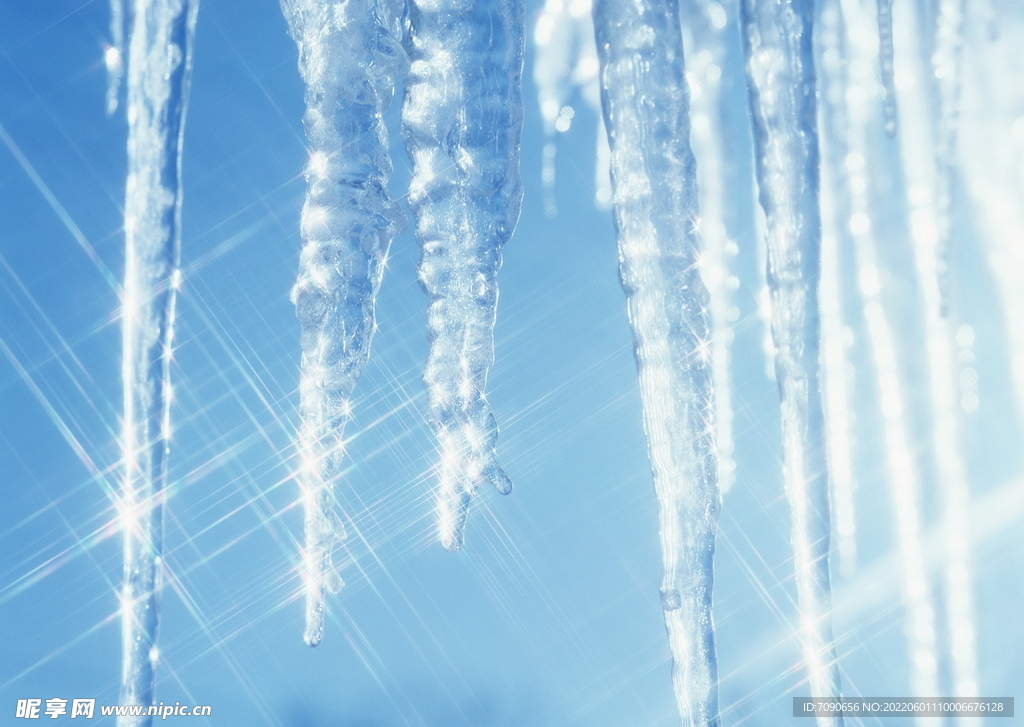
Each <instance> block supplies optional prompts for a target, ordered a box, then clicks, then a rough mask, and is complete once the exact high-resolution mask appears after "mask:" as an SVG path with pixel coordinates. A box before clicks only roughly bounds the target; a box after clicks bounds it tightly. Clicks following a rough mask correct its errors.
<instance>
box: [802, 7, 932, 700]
mask: <svg viewBox="0 0 1024 727" xmlns="http://www.w3.org/2000/svg"><path fill="white" fill-rule="evenodd" d="M822 22H823V28H822V46H823V53H822V56H823V59H824V61H825V62H824V63H823V65H822V68H821V81H822V83H823V85H824V86H826V87H827V88H829V89H832V88H833V87H836V92H834V93H832V92H828V93H823V94H822V99H823V101H822V118H823V120H825V119H828V120H830V122H831V123H829V121H826V122H825V124H824V126H825V127H826V128H828V132H829V133H827V134H826V135H824V137H823V140H822V146H823V148H824V149H825V152H824V156H825V158H826V159H828V160H829V163H828V164H826V165H824V171H825V178H826V179H828V187H829V190H830V192H831V195H830V196H831V197H832V198H833V199H834V209H835V210H836V211H837V214H836V215H835V217H834V226H835V227H836V229H837V230H839V231H841V233H842V235H843V238H844V239H845V240H848V244H851V245H852V251H853V255H852V259H851V262H852V263H853V265H852V266H851V273H852V274H853V275H854V276H855V280H856V282H857V284H858V286H859V292H860V298H861V300H862V312H863V316H864V333H865V340H866V343H867V349H868V351H867V353H868V356H869V359H870V361H871V362H872V364H873V368H874V371H873V373H874V381H875V388H876V392H877V395H876V398H877V401H878V402H879V408H880V414H881V419H882V437H881V439H882V442H881V447H882V450H883V457H884V475H885V479H886V481H887V482H886V484H887V489H888V490H889V492H890V493H891V496H892V503H893V505H892V507H893V513H894V517H893V519H894V522H895V535H896V543H897V551H898V553H899V561H900V569H901V574H902V577H901V579H900V583H901V597H902V599H903V607H904V624H905V626H904V628H905V632H906V636H907V655H908V658H907V663H908V665H909V668H910V685H911V689H912V692H913V694H914V695H915V696H936V695H937V694H938V691H937V690H938V679H937V672H936V666H937V663H938V662H937V656H936V654H937V645H936V630H935V608H934V605H933V602H932V594H931V587H930V584H929V581H928V571H927V566H926V563H925V549H924V546H923V543H922V535H921V534H922V531H923V528H924V514H923V512H922V494H921V490H922V475H921V471H920V465H919V463H918V462H917V460H916V458H915V456H914V450H915V444H914V443H915V432H914V430H913V427H912V425H911V415H910V408H911V405H910V402H909V401H908V396H907V392H908V390H909V389H910V385H909V382H907V381H906V380H905V375H904V374H903V373H902V371H903V370H905V367H906V365H907V359H908V357H910V356H911V355H912V352H913V350H914V349H913V346H912V345H908V344H906V343H904V344H903V345H900V339H899V336H898V334H897V333H895V332H894V325H893V323H892V320H891V315H892V314H891V312H890V311H889V310H887V309H886V306H885V296H884V291H883V287H882V286H883V280H884V279H885V275H884V273H883V271H882V269H881V266H880V264H879V261H878V258H879V254H878V245H879V241H878V239H877V238H876V236H875V235H874V231H873V228H872V223H871V219H872V214H871V212H872V209H871V198H870V190H871V180H872V178H873V173H874V175H877V174H878V170H877V169H875V168H874V167H873V165H872V155H871V154H870V153H869V149H868V138H869V134H868V132H869V125H870V124H872V123H877V119H878V101H879V100H880V99H879V94H878V93H877V92H876V89H879V85H878V83H877V81H876V75H875V74H876V68H877V65H876V63H875V59H876V58H877V57H878V54H877V45H876V44H877V38H878V36H877V35H876V34H875V32H874V23H873V22H872V19H871V18H870V16H869V15H868V14H867V13H866V12H865V11H864V10H863V8H862V7H861V5H860V3H859V2H857V0H832V1H831V2H827V3H826V4H825V6H824V8H823V11H822ZM826 38H832V39H833V42H832V43H830V42H828V41H827V40H826ZM833 50H834V52H833ZM880 91H881V95H882V99H881V101H882V107H883V108H882V117H883V118H882V121H883V124H884V121H885V113H886V112H885V109H884V104H885V98H884V95H885V90H884V88H882V89H880ZM840 210H841V212H839V211H840ZM823 289H824V286H823ZM832 465H833V467H834V466H835V463H832ZM837 521H838V517H837Z"/></svg>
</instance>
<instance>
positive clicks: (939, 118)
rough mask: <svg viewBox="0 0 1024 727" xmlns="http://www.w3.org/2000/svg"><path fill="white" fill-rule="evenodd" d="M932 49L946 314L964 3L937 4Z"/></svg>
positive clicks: (940, 270)
mask: <svg viewBox="0 0 1024 727" xmlns="http://www.w3.org/2000/svg"><path fill="white" fill-rule="evenodd" d="M934 25H935V34H934V39H933V42H932V48H931V51H932V53H931V65H932V74H933V77H934V78H935V86H936V91H935V93H936V96H937V99H936V104H935V105H936V109H937V110H936V114H935V118H936V121H935V126H936V132H935V156H936V160H935V187H936V193H935V194H936V203H935V207H936V213H937V217H936V227H937V228H938V231H937V232H938V242H937V243H936V253H935V255H936V258H937V260H936V272H937V274H938V276H939V306H940V310H941V311H942V315H943V316H947V315H948V314H949V295H950V293H949V277H950V273H949V264H950V262H949V261H950V250H949V245H950V227H951V225H952V219H951V218H952V215H953V210H952V207H953V182H954V178H955V177H956V174H957V168H958V167H959V165H958V164H957V158H956V130H957V125H958V118H959V115H960V77H961V55H962V46H963V25H964V0H938V16H937V17H936V18H935V21H934Z"/></svg>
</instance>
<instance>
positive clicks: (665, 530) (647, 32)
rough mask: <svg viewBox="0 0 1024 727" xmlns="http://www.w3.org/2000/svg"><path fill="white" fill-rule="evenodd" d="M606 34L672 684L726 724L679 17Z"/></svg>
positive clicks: (706, 376) (612, 137)
mask: <svg viewBox="0 0 1024 727" xmlns="http://www.w3.org/2000/svg"><path fill="white" fill-rule="evenodd" d="M594 27H595V36H596V39H597V48H598V56H599V58H600V62H601V90H602V103H603V107H604V116H605V126H606V128H607V129H608V139H609V143H610V146H611V150H612V166H611V168H612V189H613V204H614V206H613V209H614V216H615V227H616V232H617V236H618V244H619V271H620V275H621V278H622V284H623V287H624V288H625V291H626V295H627V308H628V312H629V319H630V323H631V324H632V327H633V338H634V341H635V351H636V359H637V366H638V368H639V374H640V390H641V395H642V397H643V408H644V428H645V430H646V432H647V441H648V453H649V456H650V461H651V469H652V471H653V474H654V486H655V491H656V494H657V498H658V514H659V519H660V523H661V528H660V538H661V550H662V557H663V559H664V575H663V578H662V586H661V597H662V606H663V608H664V610H665V624H666V627H667V629H668V634H669V642H670V646H671V649H672V657H673V668H672V681H673V686H674V689H675V695H676V701H677V704H678V707H679V713H680V716H681V717H682V721H683V724H684V725H687V726H688V727H689V726H691V725H693V726H700V727H705V726H709V725H715V726H717V725H718V724H719V723H720V719H719V712H718V665H717V657H716V654H715V633H714V626H713V622H712V615H711V599H712V586H713V582H714V570H713V569H714V550H715V533H716V530H717V527H718V515H719V510H720V507H721V496H720V494H719V489H718V472H717V458H716V452H715V445H714V427H715V425H714V401H713V396H712V370H711V361H710V353H711V350H710V344H711V341H710V337H709V333H708V312H707V306H708V294H707V290H706V288H705V287H704V283H703V281H702V280H701V277H700V272H699V262H698V261H699V249H700V235H699V232H698V229H697V224H698V217H697V207H698V202H697V188H696V170H695V168H694V157H693V152H692V151H691V149H690V144H689V137H690V129H689V125H690V122H689V89H688V87H687V82H686V76H685V72H684V67H683V46H682V34H681V30H680V27H679V7H678V4H677V2H676V0H640V1H635V0H598V1H597V2H596V3H595V4H594Z"/></svg>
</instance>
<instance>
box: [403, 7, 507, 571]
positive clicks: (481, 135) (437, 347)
mask: <svg viewBox="0 0 1024 727" xmlns="http://www.w3.org/2000/svg"><path fill="white" fill-rule="evenodd" d="M409 33H410V37H409V40H408V44H409V46H408V47H409V55H410V59H411V61H412V65H411V67H410V71H409V76H408V78H407V79H406V93H405V102H404V104H403V107H402V133H403V135H404V137H405V141H406V146H407V148H408V150H409V156H410V157H411V158H412V161H413V177H412V181H411V182H410V189H409V203H410V205H411V206H412V209H413V212H414V213H415V216H416V236H417V238H418V240H419V242H420V244H421V245H422V246H423V254H422V257H421V258H420V267H419V277H420V282H421V284H422V285H423V287H424V289H425V290H426V292H427V294H428V295H429V296H430V303H429V307H428V309H427V325H428V328H429V336H430V354H429V357H428V359H427V365H426V370H425V373H424V381H425V382H426V385H427V394H428V398H429V404H430V423H431V426H432V427H433V429H434V432H435V434H436V435H437V438H438V441H439V443H440V457H441V462H440V465H439V472H438V477H439V480H440V484H439V492H438V525H439V530H440V537H441V542H442V544H443V545H444V547H445V548H447V549H448V550H453V551H454V550H458V549H459V548H460V547H461V546H462V543H463V538H464V532H465V522H466V514H467V510H468V507H469V503H470V500H471V499H472V496H473V494H474V493H475V492H476V491H477V489H478V488H479V487H480V486H481V485H483V484H486V483H489V484H491V485H493V486H494V487H495V488H496V489H497V490H498V491H499V492H501V493H503V494H507V493H509V492H511V490H512V483H511V482H510V481H509V479H508V477H507V476H506V475H505V473H504V472H503V471H502V470H501V467H500V466H499V465H498V461H497V457H496V454H495V443H496V441H497V437H498V427H497V424H496V422H495V420H494V415H493V414H492V413H491V410H490V407H489V406H488V405H487V401H486V399H485V398H484V388H485V386H486V383H487V372H488V370H489V369H490V366H491V363H492V361H493V359H494V320H495V313H496V310H497V304H498V287H497V280H496V276H497V272H498V268H499V267H500V265H501V250H502V247H503V246H504V244H505V242H506V241H507V240H508V239H509V237H510V236H511V235H512V231H513V229H514V228H515V225H516V222H517V221H518V219H519V209H520V204H521V201H522V185H521V184H520V180H519V139H520V135H521V132H522V122H523V109H522V98H521V75H522V66H523V8H522V4H521V2H520V0H478V1H476V2H469V1H468V0H436V1H430V2H415V1H414V2H411V3H410V18H409Z"/></svg>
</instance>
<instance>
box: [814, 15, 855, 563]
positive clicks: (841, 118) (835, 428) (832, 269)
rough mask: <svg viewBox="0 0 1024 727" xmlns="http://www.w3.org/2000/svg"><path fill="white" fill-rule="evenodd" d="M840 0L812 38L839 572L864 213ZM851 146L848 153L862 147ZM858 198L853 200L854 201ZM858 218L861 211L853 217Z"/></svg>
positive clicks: (849, 498)
mask: <svg viewBox="0 0 1024 727" xmlns="http://www.w3.org/2000/svg"><path fill="white" fill-rule="evenodd" d="M839 5H840V3H839V0H824V1H823V2H821V3H820V4H819V8H820V13H819V23H818V27H817V33H818V36H817V37H818V43H817V44H816V45H817V54H816V58H817V60H818V61H819V66H818V67H819V69H820V72H819V76H818V83H819V93H818V98H819V100H820V104H821V105H820V109H819V114H820V119H821V120H820V124H821V150H822V151H821V155H822V165H821V179H822V182H821V209H822V236H821V284H820V286H819V295H820V306H821V365H822V381H823V383H824V387H823V388H824V400H825V415H826V426H827V429H826V434H827V442H828V462H829V480H830V483H831V492H832V508H833V517H834V520H835V536H836V553H837V555H838V556H839V572H840V573H841V574H842V575H843V577H845V578H851V577H853V576H854V575H855V574H856V572H857V517H856V509H855V502H854V490H855V489H856V484H857V483H856V479H855V477H854V473H853V447H854V444H855V433H854V424H855V421H856V412H855V411H854V407H853V405H852V402H853V398H854V382H853V376H854V367H853V362H852V360H851V357H850V353H851V351H850V349H851V347H852V345H853V336H854V333H853V328H852V327H851V326H850V325H849V323H848V320H847V319H848V315H847V312H846V311H845V310H844V307H845V306H844V303H845V302H846V300H847V298H854V299H856V300H857V301H858V302H860V296H858V295H851V291H850V290H848V288H850V287H853V286H854V285H855V284H854V282H853V281H852V280H850V276H849V275H848V274H847V275H844V273H845V272H846V271H847V270H849V269H850V265H849V263H850V262H851V261H852V257H853V256H852V247H853V239H852V230H851V225H850V220H851V214H852V209H853V208H854V207H857V208H858V212H859V213H860V214H863V213H864V211H865V210H864V209H863V207H864V205H866V204H867V195H866V186H867V185H866V184H865V179H864V176H863V171H864V170H863V168H861V169H858V170H857V171H858V175H859V181H860V184H859V185H858V192H859V196H858V199H857V200H853V199H851V197H852V190H851V184H850V182H849V181H848V173H847V166H848V161H849V160H854V159H859V158H860V157H856V156H852V155H851V146H856V145H855V144H854V143H853V140H852V139H850V138H849V135H848V129H849V128H850V121H849V114H848V112H847V108H846V106H847V89H848V87H849V85H850V78H849V76H850V73H851V71H850V70H849V65H850V64H849V61H848V57H849V55H850V53H849V47H848V43H847V39H846V26H845V24H844V22H843V16H842V13H841V10H840V7H839ZM861 151H862V150H859V149H858V150H857V152H854V153H860V152H861ZM858 203H859V204H858ZM858 219H860V218H858Z"/></svg>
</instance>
